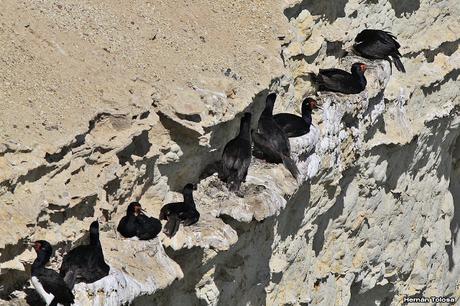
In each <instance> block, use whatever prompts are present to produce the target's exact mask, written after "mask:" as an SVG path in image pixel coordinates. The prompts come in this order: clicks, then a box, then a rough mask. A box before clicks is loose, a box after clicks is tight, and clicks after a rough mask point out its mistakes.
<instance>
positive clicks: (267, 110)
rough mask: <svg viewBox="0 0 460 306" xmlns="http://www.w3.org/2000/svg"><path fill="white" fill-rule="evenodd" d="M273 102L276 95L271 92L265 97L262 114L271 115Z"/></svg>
mask: <svg viewBox="0 0 460 306" xmlns="http://www.w3.org/2000/svg"><path fill="white" fill-rule="evenodd" d="M275 101H276V93H274V92H272V93H271V94H269V95H268V96H267V99H266V100H265V109H264V113H269V114H272V113H273V107H274V106H275Z"/></svg>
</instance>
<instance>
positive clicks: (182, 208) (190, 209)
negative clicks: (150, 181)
mask: <svg viewBox="0 0 460 306" xmlns="http://www.w3.org/2000/svg"><path fill="white" fill-rule="evenodd" d="M193 189H194V186H193V185H192V184H187V185H185V187H184V189H183V190H182V195H183V196H184V202H176V203H169V204H166V205H164V206H163V207H162V208H161V210H160V220H167V222H166V225H165V227H164V229H163V231H164V233H165V234H166V236H168V237H172V236H174V235H175V234H176V232H177V231H178V230H179V225H180V224H181V223H182V224H184V226H189V225H192V224H194V223H196V222H198V219H199V218H200V213H199V212H198V210H196V207H195V202H194V201H193Z"/></svg>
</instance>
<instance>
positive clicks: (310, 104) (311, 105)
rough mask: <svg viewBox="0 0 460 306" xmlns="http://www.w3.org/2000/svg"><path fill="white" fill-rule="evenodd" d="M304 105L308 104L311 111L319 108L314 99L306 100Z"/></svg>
mask: <svg viewBox="0 0 460 306" xmlns="http://www.w3.org/2000/svg"><path fill="white" fill-rule="evenodd" d="M303 103H306V104H307V105H308V108H309V109H310V110H314V109H317V108H318V103H317V102H316V100H315V99H313V98H306V99H305V100H304V101H303Z"/></svg>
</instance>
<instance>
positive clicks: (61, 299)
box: [38, 269, 75, 304]
mask: <svg viewBox="0 0 460 306" xmlns="http://www.w3.org/2000/svg"><path fill="white" fill-rule="evenodd" d="M38 279H39V281H40V283H41V285H42V286H43V289H45V291H46V292H48V293H51V294H53V295H54V300H55V301H57V302H58V303H61V304H62V303H64V304H70V303H73V302H74V298H75V297H74V295H73V293H72V291H71V290H70V289H69V287H67V284H66V283H65V282H64V279H63V278H62V277H61V276H60V275H59V273H57V272H56V271H54V270H51V269H43V270H42V271H41V272H40V275H39V276H38Z"/></svg>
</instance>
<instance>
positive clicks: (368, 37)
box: [353, 29, 406, 72]
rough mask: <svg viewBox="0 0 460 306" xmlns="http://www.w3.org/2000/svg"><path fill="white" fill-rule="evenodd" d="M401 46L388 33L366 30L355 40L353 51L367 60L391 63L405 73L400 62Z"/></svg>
mask: <svg viewBox="0 0 460 306" xmlns="http://www.w3.org/2000/svg"><path fill="white" fill-rule="evenodd" d="M400 47H401V46H400V45H399V43H398V42H397V41H396V37H395V36H394V35H393V34H391V33H390V32H386V31H382V30H373V29H366V30H363V31H361V32H360V33H359V34H358V35H357V36H356V38H355V44H354V45H353V48H354V50H355V51H356V52H357V53H358V54H359V55H361V56H362V57H365V58H369V59H385V60H388V61H389V62H390V63H391V62H392V60H393V63H394V64H395V66H396V69H398V70H399V71H401V72H406V69H404V65H403V64H402V62H401V59H400V57H401V53H399V50H398V49H399V48H400Z"/></svg>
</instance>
